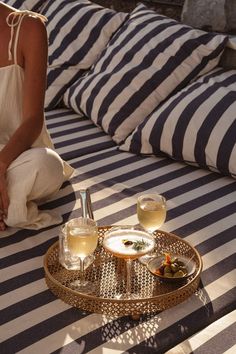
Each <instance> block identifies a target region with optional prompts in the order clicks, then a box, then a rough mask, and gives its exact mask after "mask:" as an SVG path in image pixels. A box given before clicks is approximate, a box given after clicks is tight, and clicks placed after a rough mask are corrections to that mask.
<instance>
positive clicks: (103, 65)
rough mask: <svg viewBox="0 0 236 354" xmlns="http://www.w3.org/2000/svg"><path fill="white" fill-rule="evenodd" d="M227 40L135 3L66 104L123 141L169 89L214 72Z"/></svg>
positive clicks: (77, 83) (164, 96)
mask: <svg viewBox="0 0 236 354" xmlns="http://www.w3.org/2000/svg"><path fill="white" fill-rule="evenodd" d="M226 42H227V37H226V36H224V35H218V34H214V33H206V32H203V31H200V30H195V29H193V28H191V27H189V26H186V25H182V24H180V23H178V22H176V21H175V20H173V19H170V18H167V17H165V16H161V15H158V14H157V13H156V12H154V11H152V10H151V9H147V7H146V6H144V5H143V4H140V5H138V6H137V7H136V9H135V10H134V11H133V12H132V13H131V15H130V18H129V20H128V21H126V22H125V24H123V26H122V27H121V28H120V30H119V31H118V32H117V33H116V34H115V35H114V36H113V38H112V39H111V41H110V42H109V45H108V46H107V48H106V49H105V50H104V52H103V54H102V56H101V58H100V59H99V60H98V62H97V63H96V64H95V66H94V67H93V68H92V69H91V70H90V71H89V73H88V74H87V75H86V76H85V77H83V78H81V79H79V80H78V81H77V82H76V83H75V84H74V85H73V86H72V87H71V88H70V89H69V90H68V92H67V93H66V95H65V97H64V101H65V104H66V105H68V106H69V107H71V108H72V109H74V110H75V111H77V112H81V111H82V112H83V113H84V114H85V115H86V116H87V117H89V118H91V119H92V120H93V121H94V123H95V124H96V125H99V126H101V127H102V128H103V129H104V131H105V132H107V133H108V134H109V135H111V136H112V138H113V140H114V141H115V142H117V143H120V142H121V141H123V140H124V139H125V138H126V137H127V136H128V135H129V134H130V133H131V132H132V131H133V130H134V129H135V128H136V126H137V125H138V124H139V123H140V122H141V121H142V120H143V119H144V118H145V117H147V115H148V114H149V113H151V111H152V110H153V109H154V108H155V107H156V106H157V105H158V104H159V103H160V102H161V101H163V100H164V99H166V98H167V97H168V96H169V95H170V94H171V93H172V92H173V90H175V89H176V90H179V89H181V88H182V87H184V86H186V84H187V83H188V82H190V81H191V80H192V79H193V78H195V77H196V76H197V75H199V74H200V73H201V74H202V73H205V72H208V71H209V70H211V69H212V68H214V67H215V66H216V65H217V63H218V61H219V58H220V54H221V52H222V51H223V49H224V47H225V44H226Z"/></svg>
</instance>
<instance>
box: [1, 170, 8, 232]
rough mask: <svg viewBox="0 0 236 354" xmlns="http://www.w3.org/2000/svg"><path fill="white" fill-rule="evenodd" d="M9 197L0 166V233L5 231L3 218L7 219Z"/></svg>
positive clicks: (3, 172) (4, 175)
mask: <svg viewBox="0 0 236 354" xmlns="http://www.w3.org/2000/svg"><path fill="white" fill-rule="evenodd" d="M8 206H9V197H8V193H7V180H6V173H5V171H4V170H3V169H1V166H0V231H3V230H5V229H6V225H5V223H4V218H6V217H7V211H8Z"/></svg>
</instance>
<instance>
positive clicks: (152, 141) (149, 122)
mask: <svg viewBox="0 0 236 354" xmlns="http://www.w3.org/2000/svg"><path fill="white" fill-rule="evenodd" d="M235 112H236V71H235V70H228V71H227V70H224V69H219V68H218V69H215V70H214V71H212V72H211V73H209V74H206V75H204V76H202V77H201V78H200V79H198V80H196V81H195V82H194V83H192V84H191V85H189V86H187V87H186V88H185V89H183V90H182V91H180V92H179V93H177V94H176V95H175V96H172V97H171V98H170V99H169V100H167V101H166V102H165V103H164V104H163V105H162V106H161V107H159V108H157V109H156V110H154V111H153V112H152V114H151V115H150V116H149V117H148V118H147V119H145V121H144V122H143V123H142V124H140V126H139V127H137V129H136V130H135V131H134V132H133V134H132V135H131V136H129V137H128V138H127V140H126V142H125V143H124V144H123V145H122V146H121V147H120V149H121V150H124V151H132V152H134V153H138V154H140V153H141V154H154V155H160V153H162V152H164V153H166V154H168V155H169V156H171V157H172V158H174V159H175V160H179V161H185V162H187V163H190V164H195V165H196V166H200V167H202V168H209V169H210V170H213V171H218V172H221V173H223V174H225V175H231V176H232V177H234V178H235V177H236V116H235Z"/></svg>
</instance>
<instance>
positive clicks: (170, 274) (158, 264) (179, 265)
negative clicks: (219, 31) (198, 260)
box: [147, 253, 196, 282]
mask: <svg viewBox="0 0 236 354" xmlns="http://www.w3.org/2000/svg"><path fill="white" fill-rule="evenodd" d="M147 268H148V270H149V271H150V272H151V273H152V274H154V275H156V276H157V277H158V278H159V279H161V280H163V281H168V282H176V281H180V280H184V279H187V278H188V277H190V276H191V275H192V274H193V273H194V272H195V269H196V264H195V262H194V261H193V260H192V259H191V258H188V257H185V256H181V255H176V254H172V255H170V254H169V253H165V254H164V255H161V256H156V257H154V258H152V259H151V260H150V261H149V262H148V264H147Z"/></svg>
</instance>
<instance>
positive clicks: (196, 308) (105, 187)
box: [0, 0, 236, 354]
mask: <svg viewBox="0 0 236 354" xmlns="http://www.w3.org/2000/svg"><path fill="white" fill-rule="evenodd" d="M6 2H7V3H11V4H13V3H15V4H16V3H17V1H11V2H10V1H6ZM20 6H22V8H23V6H26V7H27V8H28V9H30V10H32V9H33V10H36V11H40V12H42V13H43V14H45V15H46V16H47V17H48V25H47V29H48V33H49V69H48V81H49V82H50V85H49V87H48V90H47V94H46V102H45V112H46V113H45V114H46V122H47V127H48V129H49V131H50V133H51V136H52V138H53V141H54V144H55V149H56V150H57V151H58V152H59V153H60V155H61V156H62V157H63V158H64V159H65V160H67V161H68V162H69V163H70V164H71V165H72V166H73V167H74V168H75V169H76V171H75V174H74V175H73V176H72V178H71V179H70V181H68V182H65V183H64V185H63V186H62V188H61V190H60V191H59V193H58V194H57V195H56V197H55V198H54V199H53V200H51V201H49V202H48V203H46V204H44V205H42V206H41V208H42V209H54V210H55V211H57V212H59V213H61V215H62V216H63V222H66V221H67V220H68V219H70V218H74V217H77V216H79V215H80V214H81V208H80V201H79V198H78V191H79V190H80V189H82V188H89V190H90V193H91V199H92V206H93V211H94V217H95V219H96V220H97V222H98V224H99V225H100V226H102V225H114V224H116V225H120V224H137V222H138V221H137V217H136V201H137V197H138V195H139V194H141V193H144V192H146V191H158V192H159V193H160V194H163V195H164V196H165V197H166V199H167V206H168V213H167V220H166V222H165V224H164V225H163V228H162V229H163V230H164V231H167V232H171V233H174V234H176V235H178V236H179V237H181V238H183V239H184V240H186V241H188V242H190V243H191V245H193V246H194V247H196V249H197V250H198V252H199V253H200V255H201V257H202V260H203V271H202V274H201V282H200V286H199V289H198V290H197V292H196V293H195V294H194V295H192V296H191V297H190V298H188V299H187V300H185V301H184V302H182V303H180V304H178V305H177V306H175V307H172V308H169V309H167V310H165V311H162V312H156V313H153V314H146V315H143V316H141V318H140V319H139V320H137V321H135V320H132V319H131V318H130V317H119V318H114V317H109V316H105V315H101V314H96V313H87V312H85V311H83V310H80V309H78V308H73V307H71V306H69V305H67V304H65V303H64V302H62V301H61V300H60V299H58V298H57V297H55V296H54V295H53V294H52V292H51V291H50V290H49V289H48V287H47V285H46V283H45V280H44V269H43V257H44V255H45V253H46V252H47V250H48V248H49V247H50V246H51V245H52V244H53V243H54V242H55V241H57V240H58V234H59V230H60V227H61V225H56V226H54V227H49V228H47V229H43V230H16V229H11V228H9V229H7V230H6V231H5V232H2V233H1V235H0V243H1V290H0V291H1V301H0V306H1V315H0V321H1V331H0V338H1V345H0V352H1V354H3V353H6V354H10V353H18V352H19V353H43V354H46V353H63V354H65V353H91V354H92V353H93V354H100V353H101V354H102V353H103V354H106V353H107V354H112V353H116V354H118V353H129V354H138V353H140V354H141V353H142V354H144V353H145V354H146V353H166V352H168V353H169V354H170V353H171V354H176V353H201V354H202V353H208V354H209V353H214V354H215V353H223V352H227V353H233V351H234V350H235V316H236V313H235V298H236V293H235V283H236V276H235V254H234V253H235V232H236V227H235V215H236V214H235V213H236V202H235V200H236V183H235V175H236V144H235V137H236V125H235V124H236V120H235V108H236V71H234V70H228V69H222V68H221V67H219V64H218V62H219V59H220V55H221V53H222V51H223V50H224V48H225V46H226V45H227V43H228V38H227V37H226V36H225V35H223V34H215V33H214V34H213V33H211V34H204V35H203V37H204V40H203V42H202V41H201V39H200V35H199V32H196V31H195V30H194V29H190V28H189V27H188V28H187V27H185V26H182V25H180V24H176V23H174V22H173V20H171V19H166V18H163V17H161V16H159V15H157V14H155V13H154V12H153V11H151V10H148V9H147V8H145V7H144V6H143V5H142V4H140V5H138V7H137V8H136V9H135V10H134V11H133V12H132V13H131V14H130V16H128V15H127V14H123V13H114V12H112V11H111V10H109V9H105V10H104V9H101V8H100V7H98V6H97V5H94V4H91V3H90V2H89V1H79V0H73V1H72V0H71V1H63V0H60V1H59V0H49V1H33V0H26V1H24V2H23V4H22V3H21V4H20ZM90 9H91V11H92V12H89V11H90ZM83 11H84V13H83V16H88V17H87V18H86V19H84V21H85V22H83V20H82V15H81V12H83ZM86 13H87V15H86ZM97 15H98V16H99V19H98V18H97V17H96V16H97ZM91 16H92V21H91V22H90V27H91V26H93V25H95V24H96V25H97V24H98V23H99V26H100V27H99V31H98V27H96V26H95V27H96V28H97V29H95V30H93V31H92V30H91V29H89V30H88V28H87V23H88V19H89V18H90V17H91ZM136 21H137V22H136ZM157 22H158V24H157ZM137 23H138V25H137ZM142 23H145V26H143V25H142ZM166 23H169V26H167V27H166V28H165V29H163V28H162V30H164V31H166V33H165V35H166V38H169V42H168V45H170V48H172V49H170V51H169V52H168V51H167V52H168V53H167V56H166V57H165V58H164V57H163V56H162V53H163V51H165V48H164V47H162V48H161V50H160V49H159V50H157V49H156V48H157V46H156V45H155V41H158V40H160V38H159V37H158V31H160V30H159V29H158V28H159V27H158V26H163V24H166ZM79 24H80V25H81V26H82V27H83V26H84V28H85V32H84V33H83V36H81V37H79V42H78V36H79V32H76V30H77V31H81V29H79V27H78V26H79ZM104 26H107V27H104ZM175 26H179V27H178V28H177V29H175V28H174V27H175ZM137 29H138V31H137ZM91 31H92V32H91ZM130 31H131V32H130ZM139 31H140V34H139V35H138V32H139ZM168 31H170V32H168ZM191 31H193V32H191ZM177 32H178V33H179V34H181V36H180V38H185V40H189V39H190V40H189V41H188V44H187V45H185V41H183V40H182V39H180V41H178V39H176V37H174V36H175V33H177ZM91 33H92V34H91ZM71 36H72V37H73V36H74V37H73V38H72V37H71ZM94 36H95V37H96V36H97V38H96V41H95V42H94V43H92V42H93V38H94ZM148 36H149V37H148ZM151 36H157V37H152V38H151ZM184 36H185V37H184ZM137 38H138V39H137ZM142 38H143V42H142V43H141V42H140V40H141V39H142ZM148 38H149V40H148ZM153 38H154V39H153ZM163 38H164V36H162V39H163ZM196 38H198V39H197V41H195V40H196ZM132 39H133V41H134V43H135V44H136V47H135V45H134V44H133V42H132ZM68 41H71V45H68ZM87 41H88V42H87ZM91 41H92V42H91ZM149 41H150V42H149ZM175 41H176V42H175ZM173 42H175V43H177V46H176V47H173V46H172V45H171V43H173ZM78 43H79V45H78ZM91 43H92V44H91ZM117 43H118V44H119V45H118V46H117ZM129 43H130V44H129ZM140 43H141V44H140ZM209 43H210V46H209V45H208V44H209ZM67 45H68V46H67ZM82 45H83V46H84V47H83V51H82V52H81V51H80V49H81V46H82ZM131 45H133V47H132V48H133V49H132V50H131ZM149 45H150V46H149ZM168 45H167V46H168ZM191 45H193V46H194V48H193V47H191ZM146 46H147V47H146ZM183 46H184V47H185V50H184V51H183V52H179V50H180V51H181V48H182V47H183ZM143 47H145V50H146V48H149V50H150V52H149V53H147V52H146V55H145V54H144V53H143ZM76 48H77V49H76ZM128 48H129V49H130V51H129V50H128ZM135 48H136V51H135ZM173 48H175V50H176V51H177V52H178V53H179V55H178V56H177V59H178V60H177V62H176V60H175V58H176V56H175V55H174V54H173V51H172V50H173ZM75 49H76V50H77V52H78V53H77V54H76V55H75V53H74V52H73V50H75ZM90 49H91V50H90ZM118 49H119V50H118ZM79 51H80V52H79ZM86 51H87V52H86ZM186 51H187V53H188V56H189V57H190V56H191V53H193V52H194V51H196V53H197V54H196V55H194V56H192V57H191V58H192V59H193V61H192V59H188V58H187V57H184V53H186ZM181 53H182V56H181V55H180V54H181ZM86 54H88V55H87V57H86ZM111 54H112V55H111ZM109 55H110V57H109ZM125 55H126V56H128V57H126V62H125V63H124V61H122V60H123V59H124V56H125ZM168 55H169V57H168ZM167 57H168V58H167ZM180 57H181V60H179V58H180ZM78 58H79V60H78ZM157 58H158V59H157ZM185 59H186V60H185ZM60 60H61V62H60ZM63 61H64V62H63ZM167 61H169V65H171V69H170V68H169V66H168V65H167V71H168V74H167V75H166V76H165V75H164V74H163V71H160V72H159V75H156V76H155V74H156V70H161V68H163V67H164V66H165V64H166V62H167ZM108 62H109V64H108ZM129 62H131V63H132V65H131V70H132V68H133V67H134V66H136V71H130V72H131V74H129V75H131V76H132V75H133V76H132V77H131V76H130V77H129V76H128V78H127V76H125V75H124V74H125V72H122V70H124V68H127V72H128V70H129V69H128V64H129ZM182 62H184V65H183V66H182V67H181V65H180V64H181V63H182ZM159 63H161V65H159ZM176 63H177V64H176ZM139 65H144V66H145V67H142V69H141V70H140V69H139ZM149 68H151V71H148V69H149ZM177 69H179V71H178V70H177ZM119 70H120V71H121V76H119ZM173 71H174V72H175V74H173ZM130 72H129V73H130ZM142 72H144V75H142ZM186 73H188V74H187V75H186ZM114 75H118V79H117V80H114ZM138 75H139V80H137V76H138ZM160 75H164V76H162V79H163V80H162V82H159V83H158V84H157V81H158V80H159V79H158V78H159V77H160ZM154 76H155V80H154V81H151V80H150V81H149V82H148V83H147V78H148V79H150V78H151V77H154ZM198 76H200V78H197V77H198ZM168 78H170V80H168ZM167 81H168V82H167ZM107 82H110V85H109V86H107V85H106V84H107ZM140 82H141V84H140ZM131 83H135V84H134V86H131ZM122 85H123V86H122ZM160 85H162V88H161V89H160ZM127 88H128V90H127ZM122 91H124V92H125V93H124V95H123V96H119V95H120V93H122ZM136 92H139V93H142V96H139V95H137V96H135V98H134V99H133V100H132V99H130V101H129V103H130V105H129V104H126V106H125V103H127V98H130V97H133V96H132V95H133V94H134V93H136ZM118 93H119V94H118ZM140 97H141V98H140ZM107 102H108V103H109V104H107ZM219 102H220V103H219ZM134 104H136V106H135V107H134V106H133V105H134ZM121 106H124V107H125V108H124V109H123V111H122V114H121V115H119V114H118V113H117V112H118V111H119V110H118V108H117V107H121ZM125 113H127V115H126V114H125ZM104 117H106V119H104ZM124 117H125V118H124ZM130 117H132V119H130ZM144 118H145V119H144ZM117 122H118V124H117ZM122 124H123V126H121V125H122ZM176 127H177V128H176Z"/></svg>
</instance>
